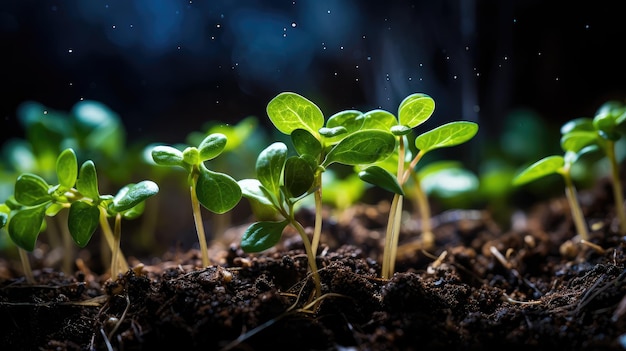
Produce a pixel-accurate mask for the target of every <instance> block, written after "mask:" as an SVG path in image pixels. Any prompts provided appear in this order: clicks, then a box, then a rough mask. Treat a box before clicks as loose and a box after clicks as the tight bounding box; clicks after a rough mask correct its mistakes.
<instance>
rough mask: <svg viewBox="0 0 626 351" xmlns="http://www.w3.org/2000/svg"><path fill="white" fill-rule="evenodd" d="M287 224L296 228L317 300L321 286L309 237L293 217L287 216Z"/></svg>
mask: <svg viewBox="0 0 626 351" xmlns="http://www.w3.org/2000/svg"><path fill="white" fill-rule="evenodd" d="M289 223H290V224H291V225H292V226H293V227H294V228H296V230H297V231H298V234H300V237H301V238H302V243H303V244H304V250H305V251H306V256H307V257H308V261H309V268H310V269H311V274H312V276H313V282H314V283H315V298H316V299H317V298H319V297H320V296H321V295H322V284H321V282H320V274H319V272H318V270H317V261H316V256H315V253H314V252H313V250H312V247H311V243H310V241H309V237H308V236H307V235H306V232H305V231H304V228H303V227H302V224H300V222H298V221H296V220H295V219H294V217H293V216H289Z"/></svg>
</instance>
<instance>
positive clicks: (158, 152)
mask: <svg viewBox="0 0 626 351" xmlns="http://www.w3.org/2000/svg"><path fill="white" fill-rule="evenodd" d="M151 154H152V159H153V160H154V162H155V163H156V164H157V165H160V166H180V167H183V168H184V167H185V166H184V165H183V164H184V162H183V153H182V152H181V151H180V150H178V149H176V148H173V147H171V146H165V145H160V146H155V147H154V148H153V149H152V152H151Z"/></svg>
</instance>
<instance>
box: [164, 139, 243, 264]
mask: <svg viewBox="0 0 626 351" xmlns="http://www.w3.org/2000/svg"><path fill="white" fill-rule="evenodd" d="M226 142H227V137H226V136H225V135H224V134H221V133H212V134H209V135H207V136H206V137H205V138H204V139H203V140H202V141H201V142H200V144H199V145H198V147H193V146H189V147H187V148H186V149H185V150H183V151H180V150H178V149H176V148H174V147H171V146H165V145H160V146H156V147H154V148H153V149H152V158H153V160H154V162H155V163H156V164H157V165H161V166H168V167H181V168H183V169H184V170H185V171H187V174H188V175H187V184H188V185H189V193H190V195H191V207H192V211H193V218H194V223H195V226H196V232H197V234H198V241H199V244H200V251H201V255H202V265H203V266H204V267H207V266H209V265H210V264H211V261H210V259H209V252H208V248H207V242H206V236H205V233H204V225H203V223H202V213H201V211H200V205H202V206H203V207H204V208H206V209H207V210H209V211H211V212H213V213H218V214H221V213H225V212H228V211H230V210H231V209H233V208H234V207H235V206H236V205H237V204H238V203H239V200H240V199H241V195H242V193H241V188H240V187H239V184H237V181H235V180H234V179H233V178H232V177H231V176H229V175H227V174H225V173H220V172H214V171H211V170H209V169H208V168H207V167H206V166H205V165H204V162H205V161H208V160H212V159H214V158H215V157H217V156H219V155H220V154H221V153H222V152H223V151H224V148H225V147H226Z"/></svg>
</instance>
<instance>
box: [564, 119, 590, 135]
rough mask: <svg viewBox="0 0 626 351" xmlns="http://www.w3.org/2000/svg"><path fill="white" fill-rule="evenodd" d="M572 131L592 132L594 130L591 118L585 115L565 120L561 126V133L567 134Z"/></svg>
mask: <svg viewBox="0 0 626 351" xmlns="http://www.w3.org/2000/svg"><path fill="white" fill-rule="evenodd" d="M573 131H580V132H585V131H586V132H592V131H595V129H594V127H593V120H592V119H591V118H587V117H581V118H576V119H572V120H570V121H567V122H566V123H565V124H563V125H562V126H561V134H567V133H569V132H573Z"/></svg>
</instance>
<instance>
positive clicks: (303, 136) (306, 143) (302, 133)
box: [291, 129, 322, 157]
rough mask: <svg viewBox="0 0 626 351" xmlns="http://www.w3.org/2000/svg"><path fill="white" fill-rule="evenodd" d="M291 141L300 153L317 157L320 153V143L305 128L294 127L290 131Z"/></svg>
mask: <svg viewBox="0 0 626 351" xmlns="http://www.w3.org/2000/svg"><path fill="white" fill-rule="evenodd" d="M291 142H292V143H293V147H294V148H295V149H296V151H297V152H298V154H300V155H311V156H313V157H319V155H320V154H321V153H322V144H321V143H320V141H319V140H318V139H317V138H316V137H315V136H314V135H313V134H311V133H309V131H308V130H306V129H296V130H294V131H293V132H291Z"/></svg>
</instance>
